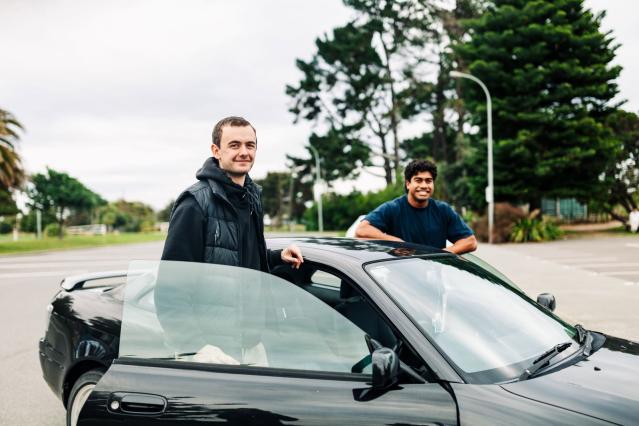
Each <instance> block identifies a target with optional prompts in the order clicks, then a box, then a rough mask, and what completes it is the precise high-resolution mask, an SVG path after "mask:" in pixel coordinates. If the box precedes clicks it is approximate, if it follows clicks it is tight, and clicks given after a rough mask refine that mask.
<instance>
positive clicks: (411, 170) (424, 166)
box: [404, 160, 437, 182]
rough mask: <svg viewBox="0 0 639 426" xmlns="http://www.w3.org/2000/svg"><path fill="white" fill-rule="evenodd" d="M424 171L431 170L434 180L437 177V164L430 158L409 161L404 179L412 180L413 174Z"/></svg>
mask: <svg viewBox="0 0 639 426" xmlns="http://www.w3.org/2000/svg"><path fill="white" fill-rule="evenodd" d="M422 172H430V174H431V176H433V180H435V179H437V166H436V165H435V163H433V162H432V161H430V160H413V161H411V162H410V163H408V165H407V166H406V169H404V179H406V182H410V180H411V179H412V178H413V176H415V175H416V174H418V173H422Z"/></svg>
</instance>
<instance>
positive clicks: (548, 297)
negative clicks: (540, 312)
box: [537, 293, 557, 312]
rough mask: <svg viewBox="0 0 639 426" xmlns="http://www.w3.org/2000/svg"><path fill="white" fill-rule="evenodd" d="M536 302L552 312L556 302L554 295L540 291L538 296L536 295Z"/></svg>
mask: <svg viewBox="0 0 639 426" xmlns="http://www.w3.org/2000/svg"><path fill="white" fill-rule="evenodd" d="M537 303H539V304H540V305H541V306H543V307H544V308H546V309H548V310H549V311H550V312H553V311H554V310H555V306H556V305H557V303H556V302H555V296H553V295H552V294H550V293H541V294H540V295H539V296H537Z"/></svg>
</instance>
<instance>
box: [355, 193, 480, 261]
mask: <svg viewBox="0 0 639 426" xmlns="http://www.w3.org/2000/svg"><path fill="white" fill-rule="evenodd" d="M365 219H366V220H367V221H368V222H369V223H370V224H371V225H373V226H374V227H375V228H377V229H379V230H380V231H382V232H385V233H387V234H390V235H393V236H395V237H399V238H401V239H402V240H404V241H408V242H411V243H418V244H424V245H428V246H432V247H437V248H445V247H446V240H448V241H450V242H452V243H454V242H455V241H457V240H459V239H461V238H466V237H470V236H471V235H473V231H471V230H470V228H469V227H468V225H466V224H465V223H464V221H463V220H462V218H461V217H459V215H458V214H457V213H455V211H454V210H453V209H452V208H451V207H450V206H449V205H448V204H446V203H445V202H443V201H438V200H433V199H432V198H431V199H429V201H428V205H427V206H426V207H424V208H415V207H413V206H411V205H410V204H409V203H408V197H407V196H406V195H403V196H401V197H399V198H395V199H394V200H391V201H387V202H385V203H384V204H382V205H381V206H379V207H377V208H376V209H375V210H373V211H372V212H370V213H369V214H368V215H367V216H366V217H365Z"/></svg>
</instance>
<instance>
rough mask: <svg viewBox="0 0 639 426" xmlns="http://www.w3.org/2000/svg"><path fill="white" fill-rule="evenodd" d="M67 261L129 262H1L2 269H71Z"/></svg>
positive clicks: (95, 264) (107, 262)
mask: <svg viewBox="0 0 639 426" xmlns="http://www.w3.org/2000/svg"><path fill="white" fill-rule="evenodd" d="M65 263H70V264H72V265H82V266H85V267H86V266H89V265H90V266H108V265H123V264H127V265H128V262H126V261H123V262H117V261H115V262H110V261H102V262H83V261H74V262H30V263H15V264H7V263H4V264H3V263H0V270H2V269H42V268H53V269H55V268H62V269H69V266H72V265H66V264H65Z"/></svg>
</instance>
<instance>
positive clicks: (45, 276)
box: [0, 243, 162, 426]
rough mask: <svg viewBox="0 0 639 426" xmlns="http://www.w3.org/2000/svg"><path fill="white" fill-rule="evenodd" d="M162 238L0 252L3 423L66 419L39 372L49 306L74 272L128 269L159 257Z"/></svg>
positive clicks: (57, 423)
mask: <svg viewBox="0 0 639 426" xmlns="http://www.w3.org/2000/svg"><path fill="white" fill-rule="evenodd" d="M161 248H162V243H149V244H140V245H131V246H128V245H127V246H116V247H103V248H96V249H84V250H72V251H64V252H53V253H43V254H32V255H20V256H0V294H1V295H2V297H1V298H0V324H2V326H1V327H0V342H3V344H2V345H0V383H1V386H0V425H2V426H4V425H20V426H31V425H52V426H63V425H65V424H66V423H65V412H64V409H63V407H62V403H61V402H60V401H59V400H58V399H57V398H56V397H55V396H54V394H53V392H51V390H50V389H49V388H48V386H47V385H46V383H45V382H44V380H43V379H42V375H41V372H40V361H39V359H38V348H37V346H38V340H39V339H40V337H42V335H43V333H44V326H45V320H46V312H45V308H46V306H47V304H48V303H49V301H50V300H51V299H52V297H53V295H54V294H55V293H56V292H57V291H58V288H59V284H60V280H61V279H62V278H64V277H65V276H67V275H70V274H78V273H84V272H92V271H103V270H113V269H126V268H127V267H128V262H129V260H131V259H158V258H159V255H160V251H161Z"/></svg>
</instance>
